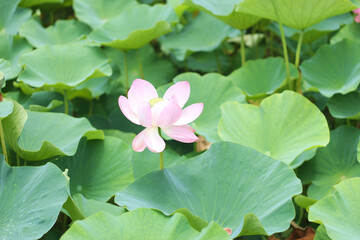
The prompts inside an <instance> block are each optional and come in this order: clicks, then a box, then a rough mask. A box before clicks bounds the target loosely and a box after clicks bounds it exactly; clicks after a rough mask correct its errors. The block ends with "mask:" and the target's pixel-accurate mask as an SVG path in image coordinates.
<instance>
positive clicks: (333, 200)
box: [309, 177, 360, 240]
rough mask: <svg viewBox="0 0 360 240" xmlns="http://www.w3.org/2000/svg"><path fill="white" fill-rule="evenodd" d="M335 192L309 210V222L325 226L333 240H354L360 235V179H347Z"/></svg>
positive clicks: (335, 188) (337, 186) (336, 187)
mask: <svg viewBox="0 0 360 240" xmlns="http://www.w3.org/2000/svg"><path fill="white" fill-rule="evenodd" d="M334 190H335V192H334V193H333V194H331V195H329V196H327V197H324V198H323V199H321V200H319V201H318V202H317V203H315V204H314V205H313V206H311V207H310V210H309V220H310V221H312V222H317V223H321V224H324V226H325V228H326V232H327V234H328V235H329V237H330V238H331V239H333V240H353V239H357V238H359V235H360V228H359V226H360V211H359V209H360V202H359V199H360V178H358V177H356V178H352V179H346V180H344V181H342V182H341V183H339V184H338V185H336V186H334Z"/></svg>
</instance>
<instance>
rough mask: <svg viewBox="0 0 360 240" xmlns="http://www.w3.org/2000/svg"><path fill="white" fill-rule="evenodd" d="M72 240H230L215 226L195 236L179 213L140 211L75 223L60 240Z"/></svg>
mask: <svg viewBox="0 0 360 240" xmlns="http://www.w3.org/2000/svg"><path fill="white" fill-rule="evenodd" d="M72 239H73V240H75V239H76V240H82V239H83V240H87V239H122V240H133V239H173V240H183V239H189V240H192V239H194V240H195V239H196V240H211V239H214V240H215V239H216V240H230V239H231V238H230V236H229V235H228V234H227V233H226V232H225V231H224V230H223V229H222V228H221V227H220V226H219V225H218V224H216V223H211V224H210V225H209V226H208V227H206V228H204V229H203V230H202V231H201V232H198V231H197V230H195V229H193V228H192V227H191V225H190V224H189V223H188V221H187V219H186V217H185V216H184V215H182V214H181V213H175V214H174V215H173V216H171V217H167V216H164V215H162V214H161V213H159V212H157V211H154V210H151V209H145V208H142V209H137V210H134V211H131V212H128V213H125V214H122V215H121V216H113V215H111V214H110V213H107V212H99V213H97V214H95V215H93V216H91V217H89V218H87V219H85V220H83V221H76V222H75V223H74V224H73V225H72V226H71V227H70V229H69V230H68V231H67V232H66V233H65V234H64V235H63V236H62V237H61V240H72Z"/></svg>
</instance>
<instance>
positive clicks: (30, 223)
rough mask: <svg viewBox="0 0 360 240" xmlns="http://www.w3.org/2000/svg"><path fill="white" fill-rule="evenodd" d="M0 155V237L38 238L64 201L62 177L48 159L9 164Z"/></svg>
mask: <svg viewBox="0 0 360 240" xmlns="http://www.w3.org/2000/svg"><path fill="white" fill-rule="evenodd" d="M0 158H1V163H0V179H1V180H0V186H1V188H0V196H1V198H0V216H1V222H0V236H1V239H8V240H18V239H21V240H27V239H39V238H41V237H42V235H43V234H45V233H46V232H47V231H49V230H50V228H51V227H52V226H53V225H54V224H55V222H56V219H57V217H58V215H59V212H60V210H61V206H62V205H63V203H64V202H65V201H66V198H67V196H68V195H67V190H66V179H65V177H64V175H63V174H62V172H61V171H60V170H59V169H58V168H57V167H56V166H55V165H54V164H52V163H48V164H46V165H45V166H41V167H9V166H8V165H7V164H6V163H5V161H3V156H2V155H0Z"/></svg>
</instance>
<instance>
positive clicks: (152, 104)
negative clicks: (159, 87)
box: [149, 98, 163, 106]
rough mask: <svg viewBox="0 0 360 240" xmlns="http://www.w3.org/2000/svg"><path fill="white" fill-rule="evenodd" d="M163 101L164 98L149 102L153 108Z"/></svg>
mask: <svg viewBox="0 0 360 240" xmlns="http://www.w3.org/2000/svg"><path fill="white" fill-rule="evenodd" d="M162 100H163V99H162V98H153V99H151V100H150V101H149V103H150V105H151V106H154V105H155V104H157V103H158V102H161V101H162Z"/></svg>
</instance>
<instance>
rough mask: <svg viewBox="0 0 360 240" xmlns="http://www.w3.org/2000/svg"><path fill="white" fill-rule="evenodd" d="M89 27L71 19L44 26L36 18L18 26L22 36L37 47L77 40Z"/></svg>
mask: <svg viewBox="0 0 360 240" xmlns="http://www.w3.org/2000/svg"><path fill="white" fill-rule="evenodd" d="M90 31H91V29H90V28H89V27H88V26H87V25H86V24H84V23H81V22H79V21H76V20H74V19H72V20H58V21H56V22H55V25H53V26H49V27H48V28H44V27H43V26H41V24H40V23H39V22H38V21H36V20H30V21H28V22H26V23H24V24H23V25H22V26H21V28H20V35H21V36H24V37H25V38H26V39H27V40H28V41H29V43H30V44H31V45H33V46H35V47H37V48H39V47H41V46H44V45H46V44H48V45H62V44H67V43H71V42H79V39H80V38H81V37H83V36H84V35H87V34H89V33H90Z"/></svg>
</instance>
